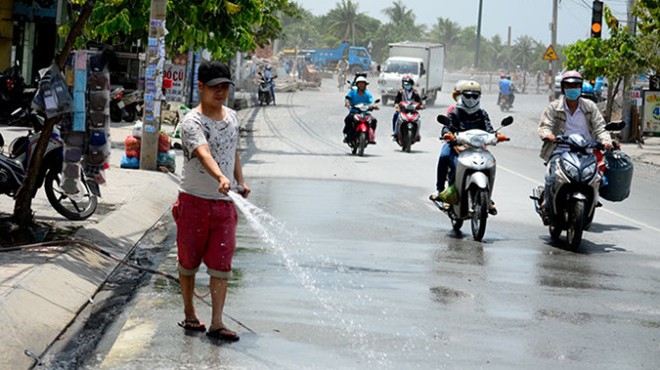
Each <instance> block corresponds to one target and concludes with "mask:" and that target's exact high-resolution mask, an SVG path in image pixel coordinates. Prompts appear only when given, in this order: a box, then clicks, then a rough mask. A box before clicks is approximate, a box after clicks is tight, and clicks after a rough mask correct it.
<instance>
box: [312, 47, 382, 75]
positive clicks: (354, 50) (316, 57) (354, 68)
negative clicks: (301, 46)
mask: <svg viewBox="0 0 660 370" xmlns="http://www.w3.org/2000/svg"><path fill="white" fill-rule="evenodd" d="M311 54H312V55H311V57H312V63H313V64H314V65H315V66H316V68H317V69H319V70H321V71H324V70H334V69H335V68H336V67H337V63H339V62H340V61H341V59H342V58H343V57H344V56H346V58H347V60H348V64H349V66H350V67H349V68H350V71H351V73H356V72H362V71H368V70H369V69H370V68H371V55H369V51H367V49H366V48H364V47H362V46H351V44H349V43H348V42H342V43H341V44H339V46H338V47H337V48H336V49H316V50H314V52H313V53H311Z"/></svg>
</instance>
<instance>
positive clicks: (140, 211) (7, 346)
mask: <svg viewBox="0 0 660 370" xmlns="http://www.w3.org/2000/svg"><path fill="white" fill-rule="evenodd" d="M112 126H113V127H112V128H111V140H112V144H113V145H112V146H113V150H112V155H111V157H110V163H111V168H110V169H109V170H107V171H106V173H107V182H108V183H107V185H106V186H101V194H102V197H101V198H99V205H98V208H97V210H96V212H95V214H94V215H93V216H92V217H90V218H89V219H88V220H86V221H79V222H74V221H69V220H67V219H65V218H64V217H63V216H61V215H59V214H58V213H57V212H55V210H54V209H53V208H52V207H51V205H50V203H48V200H47V199H46V196H45V194H44V192H43V190H40V191H39V193H38V195H37V196H36V197H35V199H34V200H33V203H32V210H33V211H34V212H35V219H36V220H37V221H44V222H49V223H52V224H53V225H54V226H55V227H56V228H57V229H70V228H74V229H75V228H78V227H79V229H77V230H76V231H75V233H74V234H73V237H75V238H79V239H85V240H87V241H90V242H92V243H93V244H96V245H98V246H100V247H102V248H103V249H105V250H107V251H108V252H110V253H112V254H113V255H115V256H117V257H119V258H124V257H125V256H126V255H127V254H128V253H129V252H130V251H131V250H132V249H133V247H134V246H135V245H136V243H137V242H138V241H139V240H140V238H142V236H143V235H144V234H145V233H146V231H147V230H149V229H150V228H151V227H152V226H153V225H154V224H155V223H156V222H157V221H158V220H159V219H160V218H161V216H163V215H164V214H165V213H166V212H167V211H168V210H169V207H170V206H171V205H172V203H173V202H174V200H175V198H176V195H177V188H178V177H177V176H176V175H174V174H167V173H162V172H156V171H141V170H127V169H122V168H119V161H120V159H121V156H122V154H123V141H124V139H125V137H126V136H127V135H130V134H131V129H132V124H125V125H121V124H117V123H113V124H112ZM180 166H181V164H180V158H177V171H180V168H181V167H180ZM13 206H14V202H13V201H12V200H11V199H10V198H9V197H6V196H3V198H2V202H0V214H3V215H4V214H11V213H12V212H13ZM2 239H4V238H0V245H2V244H3V242H4V240H2ZM0 266H1V268H0V327H2V328H3V340H2V343H0V369H26V368H29V367H31V366H33V365H34V364H35V360H34V359H32V358H31V357H28V355H26V351H29V352H30V353H32V354H34V355H36V356H41V355H42V354H43V353H44V351H45V350H46V349H47V348H48V347H49V346H50V345H51V343H53V342H54V341H56V340H58V336H59V335H60V334H61V333H62V332H63V331H64V329H65V328H66V327H67V326H68V325H69V324H70V323H71V322H72V320H74V319H75V317H76V315H77V314H78V312H79V311H80V310H81V309H82V308H83V307H84V306H85V305H86V304H88V303H90V302H92V297H93V296H94V294H95V293H96V292H97V290H98V289H99V287H100V286H101V285H102V284H103V282H104V281H105V280H106V279H107V277H108V276H109V275H110V273H111V272H112V271H113V270H114V269H115V267H116V266H117V263H116V262H114V261H110V260H108V259H106V258H104V257H102V256H100V255H99V254H97V253H95V252H93V251H90V250H87V249H82V248H81V249H78V248H71V249H65V250H63V251H58V252H53V251H50V252H48V251H47V252H43V253H42V252H34V251H32V252H7V253H0ZM92 304H93V303H92Z"/></svg>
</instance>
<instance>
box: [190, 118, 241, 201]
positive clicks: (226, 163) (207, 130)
mask: <svg viewBox="0 0 660 370" xmlns="http://www.w3.org/2000/svg"><path fill="white" fill-rule="evenodd" d="M225 111H226V112H227V114H226V116H225V118H224V119H223V120H221V121H215V120H213V119H211V118H209V117H207V116H205V115H204V114H202V113H201V112H199V111H197V110H196V109H193V110H192V111H190V112H188V114H186V116H185V117H184V118H183V121H182V122H181V143H182V146H183V156H184V159H183V160H184V163H183V173H182V177H181V185H180V186H179V191H181V192H184V193H188V194H191V195H194V196H197V197H200V198H205V199H222V200H229V201H231V198H230V197H229V196H227V195H223V194H222V193H220V192H219V191H218V185H219V182H218V179H215V178H213V177H212V176H211V175H210V174H209V173H208V172H206V169H204V166H203V165H202V162H200V161H199V158H197V157H196V156H195V154H194V151H195V149H197V147H199V146H200V145H204V144H207V145H208V146H209V149H210V150H211V156H213V159H214V160H215V161H216V163H218V166H219V167H220V171H222V173H223V174H224V175H225V176H226V177H227V178H228V179H229V181H230V182H231V184H234V164H235V162H236V148H237V146H238V138H239V136H238V134H239V133H238V119H237V118H236V112H235V111H234V110H232V109H229V108H227V107H225Z"/></svg>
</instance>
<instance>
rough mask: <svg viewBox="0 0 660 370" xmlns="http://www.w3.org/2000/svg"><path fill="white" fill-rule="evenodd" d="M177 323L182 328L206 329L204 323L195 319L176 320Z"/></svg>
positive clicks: (192, 329)
mask: <svg viewBox="0 0 660 370" xmlns="http://www.w3.org/2000/svg"><path fill="white" fill-rule="evenodd" d="M177 325H179V326H180V327H182V328H183V329H184V330H190V331H206V326H205V325H204V323H203V322H201V321H199V320H197V319H185V320H183V321H181V322H178V323H177Z"/></svg>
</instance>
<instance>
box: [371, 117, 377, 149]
mask: <svg viewBox="0 0 660 370" xmlns="http://www.w3.org/2000/svg"><path fill="white" fill-rule="evenodd" d="M376 126H378V120H377V119H376V118H374V117H371V129H372V130H373V132H374V137H373V140H369V144H376Z"/></svg>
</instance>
